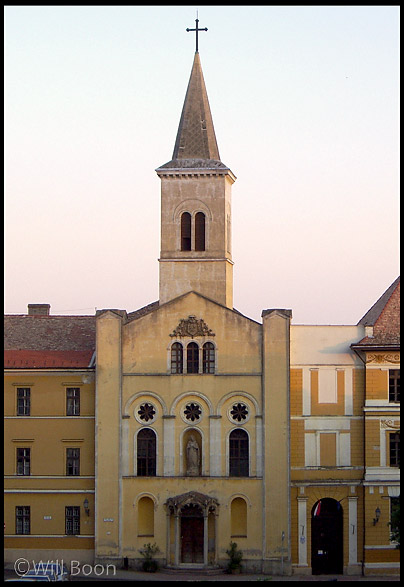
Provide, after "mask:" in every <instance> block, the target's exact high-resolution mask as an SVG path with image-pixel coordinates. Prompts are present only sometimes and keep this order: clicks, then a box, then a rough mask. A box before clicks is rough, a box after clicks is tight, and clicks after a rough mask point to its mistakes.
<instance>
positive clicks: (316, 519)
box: [311, 498, 343, 575]
mask: <svg viewBox="0 0 404 587" xmlns="http://www.w3.org/2000/svg"><path fill="white" fill-rule="evenodd" d="M342 529H343V511H342V507H341V504H340V503H339V501H336V500H335V499H331V498H324V499H320V500H319V501H318V502H317V503H315V504H314V506H313V509H312V511H311V568H312V573H313V575H334V574H341V573H342V572H343V535H342Z"/></svg>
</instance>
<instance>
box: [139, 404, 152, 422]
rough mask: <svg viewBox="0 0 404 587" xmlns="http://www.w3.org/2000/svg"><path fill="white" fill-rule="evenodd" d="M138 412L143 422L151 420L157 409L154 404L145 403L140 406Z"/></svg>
mask: <svg viewBox="0 0 404 587" xmlns="http://www.w3.org/2000/svg"><path fill="white" fill-rule="evenodd" d="M137 413H138V416H139V419H140V420H142V421H143V422H149V421H150V420H153V419H154V416H155V415H156V410H155V408H154V406H153V405H152V404H148V403H144V404H142V405H141V406H140V407H139V409H138V412H137Z"/></svg>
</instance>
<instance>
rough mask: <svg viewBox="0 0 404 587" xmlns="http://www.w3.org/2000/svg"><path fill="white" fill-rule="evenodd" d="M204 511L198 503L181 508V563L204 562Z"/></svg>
mask: <svg viewBox="0 0 404 587" xmlns="http://www.w3.org/2000/svg"><path fill="white" fill-rule="evenodd" d="M203 531H204V528H203V512H202V509H201V508H200V507H199V506H198V505H196V504H189V505H186V506H185V507H184V508H182V510H181V563H203V562H204V560H203V538H204V536H203Z"/></svg>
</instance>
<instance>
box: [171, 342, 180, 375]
mask: <svg viewBox="0 0 404 587" xmlns="http://www.w3.org/2000/svg"><path fill="white" fill-rule="evenodd" d="M182 352H183V350H182V344H181V343H180V342H175V343H174V344H173V345H172V346H171V373H182Z"/></svg>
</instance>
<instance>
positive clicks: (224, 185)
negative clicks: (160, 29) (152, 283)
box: [156, 21, 236, 308]
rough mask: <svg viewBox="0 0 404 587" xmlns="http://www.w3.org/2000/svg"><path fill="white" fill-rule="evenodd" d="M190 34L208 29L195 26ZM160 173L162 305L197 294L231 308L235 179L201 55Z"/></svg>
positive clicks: (194, 63) (197, 58)
mask: <svg viewBox="0 0 404 587" xmlns="http://www.w3.org/2000/svg"><path fill="white" fill-rule="evenodd" d="M187 30H188V29H187ZM190 30H195V31H196V32H197V33H198V31H200V30H204V29H199V28H198V21H197V26H196V29H190ZM156 172H157V174H158V176H159V177H160V179H161V248H160V258H159V264H160V298H159V301H160V304H162V303H165V302H168V301H170V300H173V299H175V298H176V297H178V296H180V295H182V294H184V293H187V292H190V291H194V292H198V293H201V294H202V295H204V296H206V297H209V298H211V299H212V300H215V301H216V302H219V303H220V304H222V305H225V306H227V307H228V308H232V307H233V261H232V258H231V186H232V184H233V183H234V181H235V180H236V178H235V176H234V175H233V173H232V172H231V171H230V169H229V168H228V167H227V166H226V165H224V164H223V163H222V162H221V161H220V156H219V149H218V146H217V141H216V135H215V129H214V127H213V120H212V115H211V112H210V107H209V101H208V95H207V92H206V87H205V81H204V79H203V74H202V68H201V61H200V58H199V52H198V51H196V52H195V56H194V62H193V66H192V71H191V76H190V78H189V83H188V89H187V93H186V95H185V101H184V106H183V109H182V114H181V119H180V123H179V126H178V132H177V138H176V141H175V146H174V152H173V157H172V160H171V161H169V162H168V163H166V164H165V165H162V166H161V167H159V168H158V169H156Z"/></svg>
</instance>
